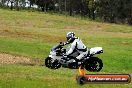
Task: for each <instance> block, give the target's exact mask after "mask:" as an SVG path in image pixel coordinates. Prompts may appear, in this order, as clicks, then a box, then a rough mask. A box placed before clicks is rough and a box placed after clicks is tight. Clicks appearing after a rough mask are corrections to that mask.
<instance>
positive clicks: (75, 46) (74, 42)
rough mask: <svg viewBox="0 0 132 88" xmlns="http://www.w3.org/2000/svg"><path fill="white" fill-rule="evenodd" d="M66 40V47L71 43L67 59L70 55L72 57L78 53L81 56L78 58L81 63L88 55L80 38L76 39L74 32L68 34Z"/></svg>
mask: <svg viewBox="0 0 132 88" xmlns="http://www.w3.org/2000/svg"><path fill="white" fill-rule="evenodd" d="M66 38H67V42H66V43H65V44H64V45H66V44H70V43H71V45H70V49H69V51H67V52H66V55H65V56H66V57H67V56H68V55H71V54H72V53H74V52H75V51H78V52H79V55H78V56H77V57H76V59H77V60H79V61H80V60H81V59H83V57H85V56H86V55H87V54H88V49H87V47H86V46H85V45H84V44H83V42H82V41H81V39H80V38H79V37H75V33H74V32H68V33H67V35H66Z"/></svg>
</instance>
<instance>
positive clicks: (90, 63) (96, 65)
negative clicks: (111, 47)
mask: <svg viewBox="0 0 132 88" xmlns="http://www.w3.org/2000/svg"><path fill="white" fill-rule="evenodd" d="M102 67H103V63H102V60H101V59H99V58H98V57H91V58H90V59H88V60H87V61H86V62H85V69H86V70H88V71H91V72H99V71H100V70H101V69H102Z"/></svg>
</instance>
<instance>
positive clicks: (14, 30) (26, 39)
mask: <svg viewBox="0 0 132 88" xmlns="http://www.w3.org/2000/svg"><path fill="white" fill-rule="evenodd" d="M0 14H1V15H0V52H1V53H8V54H13V55H18V56H19V55H20V56H26V57H29V58H41V59H43V58H45V57H47V56H48V54H49V51H50V49H51V48H52V46H54V45H56V44H57V43H58V42H60V41H65V35H66V33H67V32H68V31H74V32H75V33H76V35H77V36H79V37H80V38H81V39H82V41H83V42H84V43H85V44H86V45H87V46H88V47H95V46H102V47H103V49H104V53H103V54H101V55H98V57H100V58H101V59H102V60H103V63H104V67H103V69H102V70H101V71H100V72H99V74H101V73H103V74H104V73H106V74H108V73H127V74H128V73H129V74H131V73H132V64H131V62H132V48H131V47H132V27H131V26H128V25H116V24H108V23H99V22H93V21H89V20H82V19H80V18H73V17H69V16H67V17H66V16H62V15H61V16H58V15H56V14H54V15H51V14H48V13H41V12H27V11H21V12H20V11H19V12H18V11H10V10H2V9H0ZM87 73H89V72H87ZM75 75H76V70H70V69H65V68H60V69H58V70H51V69H48V68H46V67H44V66H23V65H19V64H14V65H6V64H3V65H0V88H47V87H49V88H51V87H52V88H62V87H63V88H80V87H82V88H110V87H113V88H131V87H132V85H131V84H125V85H124V84H105V85H104V84H89V85H84V86H79V85H77V84H76V80H75Z"/></svg>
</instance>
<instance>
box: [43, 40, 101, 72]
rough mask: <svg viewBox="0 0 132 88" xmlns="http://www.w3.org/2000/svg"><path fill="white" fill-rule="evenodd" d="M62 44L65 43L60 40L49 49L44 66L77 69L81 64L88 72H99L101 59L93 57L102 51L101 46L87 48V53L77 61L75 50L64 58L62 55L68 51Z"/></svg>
mask: <svg viewBox="0 0 132 88" xmlns="http://www.w3.org/2000/svg"><path fill="white" fill-rule="evenodd" d="M64 46H65V45H64V44H63V43H62V42H60V44H58V45H56V46H54V47H53V48H52V49H51V51H50V54H49V56H48V57H47V58H46V59H45V66H46V67H48V68H50V69H59V68H60V67H61V66H62V67H65V68H70V69H78V68H79V66H82V67H84V68H85V69H86V70H87V71H90V72H99V71H100V70H101V69H102V67H103V63H102V60H101V59H100V58H98V57H95V55H96V54H100V53H103V49H102V47H94V48H90V49H88V54H87V55H86V56H85V57H83V58H82V59H81V61H79V60H77V59H76V58H75V57H76V56H78V55H79V53H78V52H77V51H76V52H75V53H73V54H72V55H69V56H67V57H66V60H64V59H63V58H64V57H65V56H64V55H65V53H66V52H67V51H68V49H65V48H64Z"/></svg>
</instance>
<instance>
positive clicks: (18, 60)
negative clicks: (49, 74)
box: [0, 53, 43, 66]
mask: <svg viewBox="0 0 132 88" xmlns="http://www.w3.org/2000/svg"><path fill="white" fill-rule="evenodd" d="M0 64H20V65H31V66H34V65H43V61H42V60H41V59H31V58H27V57H23V56H15V55H10V54H5V53H0Z"/></svg>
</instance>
